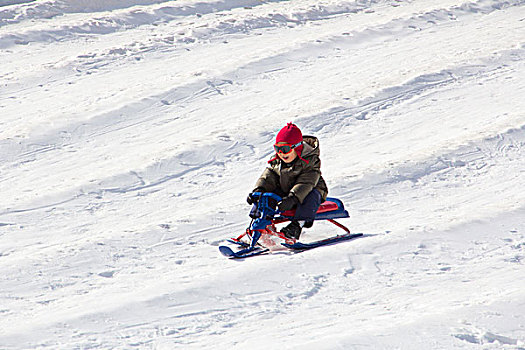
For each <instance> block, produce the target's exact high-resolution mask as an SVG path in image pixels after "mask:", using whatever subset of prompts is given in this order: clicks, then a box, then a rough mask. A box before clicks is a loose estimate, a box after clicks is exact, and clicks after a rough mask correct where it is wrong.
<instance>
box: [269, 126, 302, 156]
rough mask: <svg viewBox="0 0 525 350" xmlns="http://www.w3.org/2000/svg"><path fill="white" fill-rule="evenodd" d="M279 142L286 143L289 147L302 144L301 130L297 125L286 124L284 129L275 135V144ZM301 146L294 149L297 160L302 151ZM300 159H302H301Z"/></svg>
mask: <svg viewBox="0 0 525 350" xmlns="http://www.w3.org/2000/svg"><path fill="white" fill-rule="evenodd" d="M279 142H286V143H288V144H290V145H295V144H298V143H299V142H303V134H302V132H301V130H300V129H299V128H298V127H297V125H295V124H293V123H291V122H290V123H288V124H286V126H285V127H284V128H282V129H281V131H279V133H278V134H277V137H276V138H275V143H276V144H277V143H279ZM303 147H304V146H303V145H302V144H301V145H300V146H297V147H295V151H296V152H297V155H299V158H301V152H302V151H303ZM301 159H302V158H301Z"/></svg>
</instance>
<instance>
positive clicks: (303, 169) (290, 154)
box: [247, 123, 328, 239]
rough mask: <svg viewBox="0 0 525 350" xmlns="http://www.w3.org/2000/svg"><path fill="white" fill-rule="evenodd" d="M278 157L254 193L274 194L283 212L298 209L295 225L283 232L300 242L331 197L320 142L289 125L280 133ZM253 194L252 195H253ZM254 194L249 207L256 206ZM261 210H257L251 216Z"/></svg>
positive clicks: (270, 162) (256, 185)
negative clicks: (323, 172)
mask: <svg viewBox="0 0 525 350" xmlns="http://www.w3.org/2000/svg"><path fill="white" fill-rule="evenodd" d="M274 149H275V155H274V156H273V157H272V159H270V160H269V161H268V163H269V164H270V166H269V167H267V168H266V169H265V170H264V172H263V173H262V175H261V177H260V178H259V180H257V182H256V184H255V189H254V190H253V192H273V193H275V194H277V195H279V196H280V197H282V198H283V199H282V201H280V202H279V203H277V207H278V208H279V211H281V212H283V211H286V210H290V209H293V208H295V207H296V208H297V210H296V211H295V215H294V217H293V219H292V222H290V224H288V225H287V226H286V227H284V228H283V229H282V230H281V232H282V233H283V234H284V235H285V236H286V237H288V238H294V239H299V236H300V235H301V231H302V227H306V228H308V227H312V224H313V221H314V217H315V213H316V212H317V209H318V208H319V206H320V205H321V203H322V202H324V201H325V200H326V196H327V195H328V187H327V186H326V183H325V181H324V180H323V178H322V176H321V169H320V168H321V160H320V159H319V140H318V139H317V138H316V137H314V136H304V137H303V134H302V133H301V130H299V128H298V127H297V126H296V125H295V124H292V123H288V124H287V125H286V126H285V127H284V128H282V129H281V131H279V133H278V134H277V137H276V139H275V145H274ZM253 192H252V193H253ZM252 193H250V194H249V195H248V198H247V202H248V204H254V203H255V200H254V198H253V197H252ZM256 210H257V207H256V205H254V206H253V208H252V211H251V213H250V216H252V217H254V215H255V212H256Z"/></svg>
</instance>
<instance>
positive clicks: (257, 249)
mask: <svg viewBox="0 0 525 350" xmlns="http://www.w3.org/2000/svg"><path fill="white" fill-rule="evenodd" d="M253 196H254V197H255V198H258V201H257V208H258V217H257V218H255V219H253V220H252V222H251V223H250V226H249V227H248V228H247V229H246V232H244V233H243V234H241V235H240V236H239V237H236V238H232V239H230V240H228V241H229V242H230V243H234V244H236V245H239V246H240V247H241V248H242V249H240V250H238V251H234V250H233V249H232V248H230V247H229V246H224V245H223V246H219V251H220V252H221V253H222V254H223V255H225V256H227V257H229V258H247V257H250V256H254V255H261V254H266V253H269V252H270V251H272V250H278V249H279V248H281V249H283V247H285V248H287V249H289V250H292V251H303V250H307V249H312V248H317V247H320V246H324V245H329V244H334V243H338V242H341V241H347V240H350V239H353V238H356V237H360V236H362V235H363V234H362V233H355V234H352V233H350V230H349V229H348V228H347V227H346V226H344V225H342V224H341V223H339V222H337V221H335V219H342V218H347V217H349V216H350V215H349V214H348V212H347V211H346V210H345V208H344V205H343V202H341V201H340V200H339V199H337V198H332V197H328V198H327V199H326V201H325V202H323V203H322V204H321V206H320V207H319V209H318V210H317V213H316V215H315V221H318V220H328V221H329V222H331V223H332V224H334V225H335V226H337V227H339V228H340V229H342V230H343V231H344V232H345V233H344V234H341V235H337V236H333V237H330V238H326V239H322V240H319V241H315V242H309V243H301V242H297V241H296V240H295V239H290V238H287V237H285V236H284V234H283V233H281V232H279V231H278V230H277V228H276V226H275V225H277V224H280V223H283V222H286V221H290V220H291V219H292V218H293V216H294V213H295V210H288V211H285V212H279V210H277V209H274V208H273V207H274V206H273V205H270V201H274V202H275V203H277V202H279V201H280V200H281V199H282V198H281V197H279V196H278V195H276V194H274V193H258V192H256V193H253Z"/></svg>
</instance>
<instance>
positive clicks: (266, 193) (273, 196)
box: [252, 192, 283, 202]
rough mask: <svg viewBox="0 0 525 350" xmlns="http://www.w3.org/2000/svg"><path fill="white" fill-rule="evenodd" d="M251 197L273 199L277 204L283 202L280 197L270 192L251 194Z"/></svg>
mask: <svg viewBox="0 0 525 350" xmlns="http://www.w3.org/2000/svg"><path fill="white" fill-rule="evenodd" d="M252 196H253V197H255V198H261V197H267V198H273V199H275V200H276V201H277V202H280V201H282V200H283V198H282V197H281V196H279V195H276V194H275V193H271V192H253V193H252Z"/></svg>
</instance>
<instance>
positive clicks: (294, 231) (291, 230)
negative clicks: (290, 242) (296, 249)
mask: <svg viewBox="0 0 525 350" xmlns="http://www.w3.org/2000/svg"><path fill="white" fill-rule="evenodd" d="M301 231H302V228H301V225H300V224H299V223H298V222H297V221H295V220H293V221H292V222H290V223H289V224H288V225H287V226H285V227H283V229H282V230H281V232H282V233H283V234H284V236H285V237H286V238H290V239H299V236H300V235H301Z"/></svg>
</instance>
